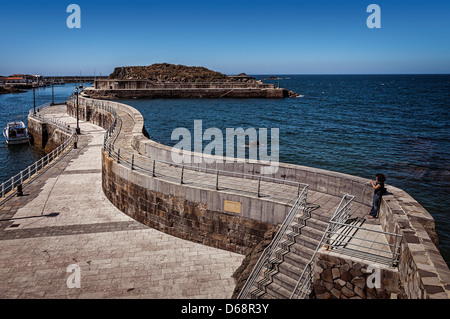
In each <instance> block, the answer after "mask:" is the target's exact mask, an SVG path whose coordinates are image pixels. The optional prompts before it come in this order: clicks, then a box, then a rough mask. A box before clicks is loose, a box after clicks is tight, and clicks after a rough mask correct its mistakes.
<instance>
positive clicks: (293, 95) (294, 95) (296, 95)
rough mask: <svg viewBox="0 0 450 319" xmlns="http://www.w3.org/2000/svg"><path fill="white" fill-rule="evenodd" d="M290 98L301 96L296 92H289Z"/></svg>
mask: <svg viewBox="0 0 450 319" xmlns="http://www.w3.org/2000/svg"><path fill="white" fill-rule="evenodd" d="M288 96H289V97H299V96H300V94H298V93H295V92H294V91H289V92H288Z"/></svg>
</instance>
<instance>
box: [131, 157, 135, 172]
mask: <svg viewBox="0 0 450 319" xmlns="http://www.w3.org/2000/svg"><path fill="white" fill-rule="evenodd" d="M131 170H134V153H133V154H131Z"/></svg>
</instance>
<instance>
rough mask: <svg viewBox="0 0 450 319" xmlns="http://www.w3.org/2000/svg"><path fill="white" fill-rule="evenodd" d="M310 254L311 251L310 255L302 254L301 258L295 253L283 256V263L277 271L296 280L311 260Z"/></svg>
mask: <svg viewBox="0 0 450 319" xmlns="http://www.w3.org/2000/svg"><path fill="white" fill-rule="evenodd" d="M312 254H313V252H312V251H311V254H307V253H303V254H302V256H300V255H298V254H295V253H289V254H287V255H286V256H285V259H284V262H283V263H282V264H280V265H279V267H278V271H279V272H282V273H284V274H286V275H288V276H290V277H292V278H294V279H298V277H299V276H300V275H301V273H302V272H303V269H304V268H305V266H306V265H307V264H308V263H309V261H310V260H311V257H312Z"/></svg>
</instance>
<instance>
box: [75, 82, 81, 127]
mask: <svg viewBox="0 0 450 319" xmlns="http://www.w3.org/2000/svg"><path fill="white" fill-rule="evenodd" d="M75 95H76V96H77V128H76V130H75V132H76V133H77V134H80V125H79V122H78V121H79V118H78V88H75Z"/></svg>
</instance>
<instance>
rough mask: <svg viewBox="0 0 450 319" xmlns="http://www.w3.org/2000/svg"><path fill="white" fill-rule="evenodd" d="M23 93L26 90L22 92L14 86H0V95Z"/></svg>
mask: <svg viewBox="0 0 450 319" xmlns="http://www.w3.org/2000/svg"><path fill="white" fill-rule="evenodd" d="M24 92H26V90H22V89H20V88H18V87H16V86H14V85H8V86H0V94H9V93H24Z"/></svg>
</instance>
